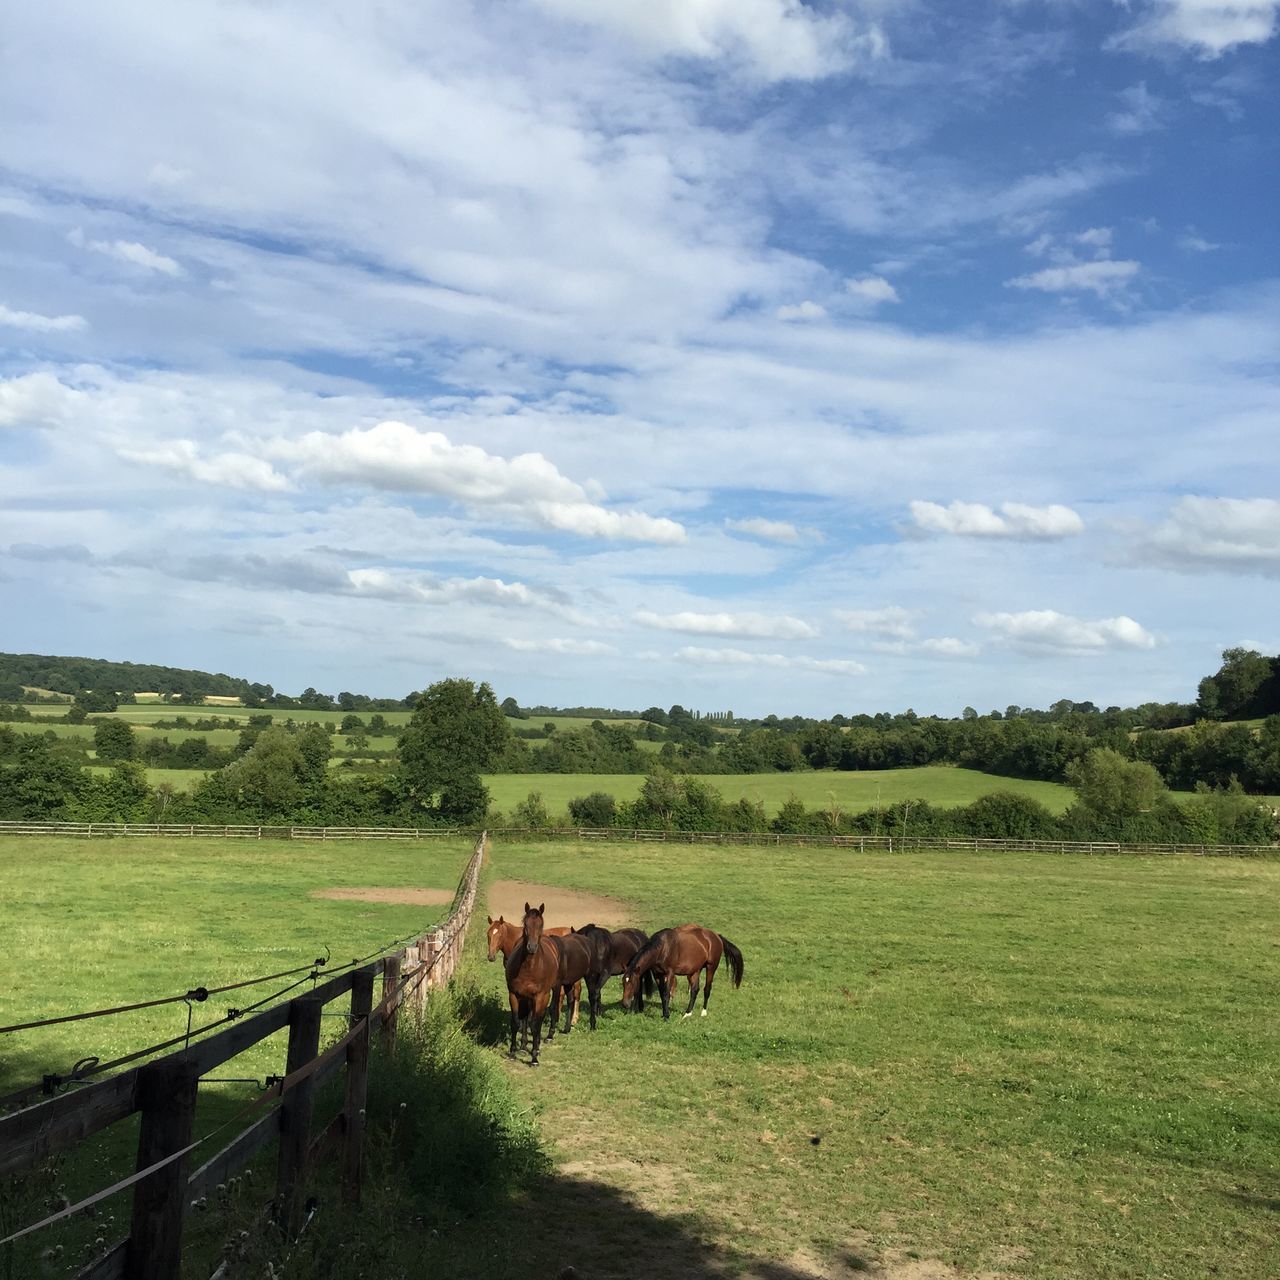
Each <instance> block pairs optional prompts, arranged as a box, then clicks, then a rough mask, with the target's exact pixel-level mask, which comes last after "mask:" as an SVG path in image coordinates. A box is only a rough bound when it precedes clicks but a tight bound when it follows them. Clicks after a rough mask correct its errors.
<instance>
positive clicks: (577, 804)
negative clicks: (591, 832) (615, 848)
mask: <svg viewBox="0 0 1280 1280" xmlns="http://www.w3.org/2000/svg"><path fill="white" fill-rule="evenodd" d="M617 816H618V802H617V801H616V800H615V799H614V798H613V796H611V795H610V794H609V793H608V792H607V791H593V792H592V793H591V794H590V795H587V796H575V797H574V798H573V799H572V800H570V801H569V817H570V818H572V819H573V823H574V825H575V826H578V827H611V826H613V822H614V819H615V818H616V817H617Z"/></svg>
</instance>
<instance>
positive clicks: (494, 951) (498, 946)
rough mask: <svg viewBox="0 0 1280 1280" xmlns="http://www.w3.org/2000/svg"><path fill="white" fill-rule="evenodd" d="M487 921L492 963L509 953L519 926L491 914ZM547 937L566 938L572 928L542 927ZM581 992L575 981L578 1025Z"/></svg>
mask: <svg viewBox="0 0 1280 1280" xmlns="http://www.w3.org/2000/svg"><path fill="white" fill-rule="evenodd" d="M486 918H487V919H488V921H489V932H488V935H487V936H488V939H489V961H490V963H492V962H493V961H494V960H496V959H497V958H498V953H499V952H501V953H502V959H503V961H504V962H505V961H506V958H507V957H508V956H509V955H510V954H511V949H512V948H513V947H514V946H515V945H516V944H517V943H518V942H519V941H520V926H519V925H518V924H513V923H512V922H511V921H510V920H504V919H503V918H502V917H501V916H499V917H498V918H497V919H496V920H495V919H494V918H493V917H492V916H488V917H486ZM542 932H543V933H544V934H545V935H546V936H547V937H551V938H567V937H568V936H569V935H570V934H571V933H572V932H573V929H572V928H570V927H568V926H566V925H556V926H555V927H554V928H552V929H543V931H542ZM581 993H582V983H581V982H576V983H574V986H573V993H572V1005H571V1008H572V1009H573V1025H574V1026H575V1027H576V1026H577V1025H578V997H579V996H580V995H581ZM559 1007H560V992H559V991H558V990H557V991H556V994H555V999H554V1001H553V1007H552V1010H551V1029H550V1030H549V1031H548V1032H547V1039H548V1040H550V1039H551V1038H552V1036H554V1035H555V1033H556V1017H557V1016H558V1015H559Z"/></svg>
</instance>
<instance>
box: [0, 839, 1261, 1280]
mask: <svg viewBox="0 0 1280 1280" xmlns="http://www.w3.org/2000/svg"><path fill="white" fill-rule="evenodd" d="M466 852H467V850H466V848H465V847H464V846H463V845H461V844H455V845H451V846H444V845H416V844H415V845H412V846H404V845H396V844H380V843H377V842H369V843H367V844H361V845H358V846H356V845H342V846H316V845H291V844H276V843H272V842H262V843H257V842H255V843H253V844H252V845H243V844H238V843H228V842H214V841H200V842H189V843H188V842H183V843H182V844H179V845H172V846H168V845H165V844H164V843H162V842H156V841H145V840H119V841H111V842H104V843H101V844H97V843H95V844H87V843H80V842H70V841H67V842H61V841H53V840H32V841H7V842H5V843H4V844H3V846H0V928H3V930H4V933H5V937H6V940H7V941H8V942H9V946H7V947H6V948H5V952H4V959H3V960H0V1020H2V1021H5V1022H7V1021H10V1020H17V1019H18V1018H25V1017H28V1016H38V1015H39V1014H40V1013H47V1012H52V1011H55V1010H56V1011H59V1012H65V1011H69V1010H71V1009H75V1008H81V1007H85V1006H91V1005H97V1004H100V1003H105V1002H107V1001H110V1000H115V999H127V998H129V997H130V996H138V995H143V994H152V993H154V992H155V991H156V990H157V989H159V990H171V989H174V988H180V987H183V986H185V985H186V984H189V983H192V982H197V981H203V982H206V983H209V982H213V981H214V980H216V979H217V978H220V977H224V976H225V977H232V976H235V975H237V974H244V973H257V972H263V971H269V970H270V969H272V968H284V967H288V966H289V965H290V964H291V963H293V962H296V961H297V960H299V959H301V960H302V961H303V962H304V963H305V961H306V960H308V959H310V956H311V954H312V953H313V952H316V951H317V950H321V951H322V950H323V945H322V944H324V943H326V942H327V943H329V944H331V945H332V947H333V950H334V955H335V957H337V956H345V955H347V954H348V953H350V952H354V951H355V950H356V949H357V948H358V947H360V946H364V945H365V944H366V943H368V945H370V946H372V945H374V944H376V943H377V942H379V941H382V940H385V939H386V938H389V937H390V936H393V935H395V934H397V933H402V932H406V931H407V930H408V929H410V928H412V927H415V926H416V925H418V924H420V923H421V922H422V918H423V910H422V909H406V908H398V907H373V906H368V905H366V904H360V903H350V902H328V901H316V900H313V899H310V898H308V897H307V893H308V891H309V890H310V889H311V888H314V887H319V886H321V885H334V884H348V885H351V884H377V883H384V884H387V885H404V884H427V885H434V886H438V887H451V886H452V884H453V883H454V882H455V881H456V878H457V875H458V873H459V872H460V870H461V866H462V864H463V862H464V860H465V857H466ZM487 875H488V876H489V877H490V878H492V877H500V878H514V879H521V880H528V881H534V882H537V883H540V884H544V885H549V886H556V885H559V886H565V887H572V888H575V889H578V890H582V891H588V892H594V893H599V894H606V895H610V896H611V897H613V898H615V899H621V900H623V901H625V902H626V903H629V904H630V907H631V915H632V918H633V919H634V920H635V922H636V923H638V924H640V925H642V926H646V927H657V926H661V925H664V924H669V923H672V922H675V921H682V920H688V919H697V920H701V921H703V922H705V923H707V924H710V925H712V926H714V927H715V928H717V929H719V930H721V931H722V932H724V933H725V934H726V935H727V936H728V937H730V938H732V939H733V940H734V941H735V942H736V943H737V944H738V945H739V946H740V947H741V948H742V950H743V952H744V955H745V957H746V978H745V981H744V984H743V986H742V988H741V989H740V990H736V991H735V990H733V989H732V988H731V986H730V985H729V983H728V982H727V981H726V980H725V976H724V973H723V971H722V973H721V975H720V977H719V979H718V981H717V984H716V988H715V993H714V995H713V997H712V1000H711V1005H710V1008H711V1016H710V1017H708V1018H706V1019H702V1018H697V1017H695V1018H693V1019H691V1020H689V1021H681V1020H680V1019H679V1018H674V1019H673V1020H672V1021H671V1022H670V1023H665V1024H664V1023H663V1022H662V1021H661V1019H660V1017H659V1016H658V1015H657V1014H656V1013H655V1012H654V1011H653V1010H652V1009H651V1010H650V1011H648V1012H647V1013H646V1014H645V1015H644V1016H643V1017H625V1016H623V1015H622V1014H621V1012H620V1011H619V1010H618V1008H617V1004H616V1000H617V982H616V981H614V982H612V983H611V984H610V985H609V987H608V988H607V989H606V1007H605V1014H604V1018H603V1021H602V1023H601V1026H600V1029H599V1030H598V1031H597V1032H595V1033H594V1034H592V1033H590V1032H588V1031H586V1030H585V1027H580V1028H579V1029H578V1030H575V1032H574V1034H573V1035H572V1036H570V1037H569V1038H568V1039H563V1038H557V1039H556V1040H555V1041H554V1042H553V1043H552V1044H551V1045H550V1046H548V1047H546V1049H545V1051H544V1055H543V1066H542V1067H541V1068H540V1069H539V1070H538V1071H536V1072H534V1071H531V1070H529V1068H528V1067H527V1066H526V1065H524V1063H522V1062H518V1063H512V1064H507V1063H506V1060H505V1058H504V1057H503V1056H502V1055H503V1052H504V1048H505V1046H504V1044H503V1040H504V1033H505V1023H506V1016H505V1008H506V1001H505V991H504V990H503V988H502V979H501V972H500V970H499V969H498V967H497V966H489V965H486V964H485V963H484V961H483V957H482V955H481V953H480V949H479V944H480V942H481V937H482V935H481V933H480V931H479V930H475V931H473V934H472V937H471V939H470V946H469V949H468V955H467V958H466V962H465V964H464V978H469V979H470V980H472V981H474V982H475V983H476V984H477V993H476V994H475V995H474V996H472V997H471V998H470V1005H471V1008H472V1022H473V1025H474V1026H475V1027H476V1028H477V1030H478V1032H479V1034H480V1036H481V1039H482V1041H483V1042H484V1043H486V1044H487V1045H488V1046H489V1048H488V1050H487V1051H488V1052H489V1053H491V1054H492V1055H493V1056H494V1059H495V1060H501V1061H502V1062H503V1064H504V1069H506V1070H507V1071H508V1073H509V1078H510V1079H511V1081H512V1083H513V1084H514V1086H515V1088H516V1089H517V1090H518V1092H519V1093H520V1095H521V1096H522V1097H523V1098H524V1099H525V1101H526V1104H527V1106H528V1107H529V1108H530V1109H531V1110H532V1111H533V1113H534V1114H535V1115H536V1116H537V1118H538V1123H539V1125H540V1128H541V1132H542V1135H543V1141H544V1143H545V1144H546V1145H547V1146H548V1147H549V1148H550V1150H551V1151H552V1153H553V1154H554V1156H555V1158H556V1162H557V1171H556V1173H555V1175H554V1176H553V1177H551V1178H549V1179H547V1180H545V1181H543V1182H540V1183H538V1184H537V1185H535V1186H534V1187H532V1188H531V1189H530V1191H529V1192H528V1193H527V1195H526V1197H525V1198H524V1199H523V1200H522V1201H521V1203H520V1204H519V1205H518V1206H514V1207H513V1206H508V1205H503V1206H494V1207H493V1208H492V1209H491V1210H488V1211H482V1212H481V1213H480V1214H479V1215H478V1216H475V1217H471V1218H466V1219H464V1220H462V1221H460V1222H458V1223H457V1225H456V1226H454V1227H453V1229H452V1230H450V1231H446V1232H441V1234H440V1236H439V1237H436V1236H434V1235H433V1237H432V1239H431V1242H430V1244H429V1246H427V1254H426V1256H427V1257H428V1258H429V1260H430V1262H431V1265H432V1266H434V1267H435V1268H436V1270H437V1271H438V1272H439V1273H440V1274H460V1275H477V1274H485V1275H487V1276H488V1277H489V1278H490V1280H504V1278H506V1277H511V1278H512V1280H515V1278H516V1277H528V1276H533V1275H554V1274H556V1273H557V1271H558V1270H559V1269H560V1268H561V1267H563V1266H564V1265H566V1264H572V1265H574V1266H575V1267H576V1268H577V1269H578V1273H579V1274H580V1275H583V1276H593V1277H604V1276H622V1275H648V1276H652V1277H655V1280H667V1278H668V1277H670V1278H671V1280H674V1277H676V1276H680V1277H688V1276H692V1277H694V1278H695V1280H711V1277H713V1276H714V1277H724V1276H730V1275H734V1274H750V1275H752V1276H756V1277H760V1280H802V1278H803V1277H810V1276H814V1275H829V1276H850V1275H852V1274H856V1273H858V1272H865V1271H868V1270H871V1269H872V1268H873V1267H876V1266H879V1265H881V1264H884V1266H885V1270H884V1272H882V1273H880V1274H883V1275H885V1276H888V1277H893V1280H942V1278H943V1277H951V1276H955V1277H971V1276H972V1277H977V1276H981V1277H983V1280H993V1278H994V1277H999V1278H1000V1280H1014V1278H1018V1280H1040V1278H1044V1280H1047V1278H1049V1277H1054V1278H1057V1277H1098V1278H1099V1280H1101V1278H1103V1277H1106V1278H1108V1280H1110V1278H1112V1277H1120V1278H1129V1277H1132V1278H1134V1280H1137V1278H1138V1277H1142V1278H1148V1277H1149V1278H1151V1280H1154V1278H1155V1277H1162V1278H1165V1280H1200V1277H1203V1276H1206V1275H1214V1276H1219V1277H1230V1278H1234V1280H1260V1278H1261V1277H1267V1276H1274V1275H1277V1274H1280V1243H1278V1238H1277V1234H1276V1231H1275V1226H1276V1215H1277V1212H1278V1211H1280V1159H1278V1157H1277V1152H1278V1151H1280V1113H1278V1111H1277V1108H1276V1106H1275V1102H1274V1100H1275V1097H1276V1090H1277V1085H1280V1026H1277V1022H1276V1020H1275V1018H1274V1016H1273V1012H1274V992H1275V990H1276V989H1277V984H1278V983H1280V949H1277V947H1276V946H1275V945H1274V939H1275V938H1276V937H1277V936H1278V935H1280V863H1278V862H1274V861H1252V860H1250V861H1246V860H1234V859H1233V860H1212V861H1209V860H1199V859H1195V860H1192V859H1186V860H1181V859H1141V858H1124V859H1119V858H1117V859H1105V860H1103V859H1086V858H1069V857H1068V858H1062V857H1049V856H1043V855H1041V856H1034V855H1008V854H1002V855H999V856H988V855H972V854H965V855H959V856H957V855H929V854H925V855H913V856H910V857H903V856H897V857H893V856H889V855H865V856H859V855H852V854H850V853H848V852H847V851H843V850H840V851H835V850H820V849H790V850H787V851H786V852H785V853H784V854H781V855H779V854H777V853H774V852H770V853H768V854H765V853H763V852H762V851H760V850H751V849H728V848H721V847H715V846H700V847H699V848H698V849H697V851H696V853H693V852H691V851H690V850H689V849H688V848H681V847H675V846H652V847H646V848H644V849H643V850H631V849H627V850H625V851H623V850H619V849H617V848H612V847H598V846H593V845H585V846H581V845H573V844H570V845H551V846H548V845H545V844H537V845H522V844H519V843H498V844H496V845H495V846H494V848H493V850H492V858H491V867H490V869H489V871H488V872H487ZM547 896H548V901H549V906H553V903H554V894H553V891H552V890H548V891H547ZM481 919H483V917H481ZM72 961H73V962H72ZM211 1003H213V1002H211ZM181 1008H182V1006H177V1009H178V1010H181ZM202 1012H204V1010H202ZM213 1012H221V1010H220V1009H219V1010H214V1011H213ZM138 1017H139V1019H146V1020H145V1021H139V1022H136V1023H134V1024H132V1025H131V1026H130V1027H128V1028H122V1029H119V1030H115V1029H112V1028H111V1027H110V1026H109V1025H108V1023H109V1022H113V1021H114V1020H107V1021H104V1022H102V1023H96V1024H95V1023H89V1024H80V1025H79V1026H75V1027H73V1028H71V1029H69V1028H55V1029H50V1030H49V1031H48V1032H46V1033H45V1037H46V1038H45V1039H44V1041H43V1042H41V1043H40V1044H38V1045H34V1046H33V1045H32V1044H26V1045H25V1046H24V1048H23V1050H22V1052H21V1054H19V1055H16V1056H15V1055H14V1054H13V1051H12V1046H5V1047H6V1048H8V1049H10V1053H8V1054H6V1056H5V1070H6V1073H8V1074H9V1075H10V1076H11V1077H12V1076H16V1077H18V1078H28V1077H30V1076H31V1074H32V1072H33V1071H38V1070H41V1069H43V1065H44V1064H46V1063H52V1064H54V1065H65V1062H64V1059H65V1060H71V1059H74V1058H76V1057H79V1056H82V1055H83V1054H84V1053H87V1052H98V1051H100V1050H102V1051H105V1052H108V1053H110V1052H116V1051H119V1050H120V1049H123V1048H126V1047H131V1046H133V1045H135V1044H137V1043H138V1042H139V1040H140V1039H145V1038H146V1037H147V1036H149V1035H155V1036H156V1037H157V1038H158V1037H159V1036H160V1035H164V1034H166V1033H172V1031H173V1029H174V1028H173V1023H174V1022H175V1021H180V1019H179V1018H178V1017H177V1015H176V1014H175V1012H174V1010H173V1009H168V1010H158V1011H153V1012H152V1013H151V1014H148V1015H138ZM179 1029H180V1028H179ZM37 1050H38V1051H37ZM276 1052H278V1046H277V1047H276ZM242 1065H243V1066H244V1067H246V1068H247V1069H246V1070H244V1071H241V1070H239V1069H237V1071H236V1074H250V1073H251V1072H252V1071H253V1070H266V1069H270V1068H269V1067H268V1066H267V1065H266V1064H265V1063H263V1064H251V1063H250V1062H249V1061H247V1060H246V1061H245V1062H244V1063H242V1064H237V1068H239V1067H240V1066H242ZM227 1092H233V1090H231V1089H228V1090H227ZM241 1096H242V1095H241ZM212 1101H213V1102H214V1103H216V1097H215V1098H214V1099H213V1100H212ZM203 1105H204V1104H203V1103H202V1106H203ZM217 1114H218V1112H217V1107H216V1105H211V1107H210V1109H209V1111H208V1112H207V1113H202V1115H203V1122H205V1123H211V1122H212V1121H213V1119H216V1116H217ZM127 1145H128V1144H127V1142H125V1143H124V1144H123V1146H122V1148H121V1150H120V1151H118V1152H116V1153H115V1156H114V1157H113V1158H118V1159H125V1160H127V1157H128V1149H127ZM103 1158H104V1160H105V1159H106V1156H104V1157H103ZM93 1172H94V1169H92V1168H90V1169H85V1170H73V1171H72V1173H73V1174H75V1176H77V1177H78V1176H80V1175H81V1174H84V1175H85V1176H86V1177H87V1176H88V1174H90V1173H93ZM68 1190H69V1191H70V1192H71V1194H73V1195H74V1194H76V1193H77V1187H76V1185H74V1179H73V1178H71V1177H68ZM114 1211H115V1212H116V1214H117V1215H119V1214H120V1212H121V1209H120V1208H119V1207H116V1209H115V1210H114ZM952 1268H955V1269H954V1270H953V1269H952ZM19 1274H25V1273H19ZM204 1275H207V1271H206V1272H205V1273H204ZM201 1280H203V1275H202V1277H201Z"/></svg>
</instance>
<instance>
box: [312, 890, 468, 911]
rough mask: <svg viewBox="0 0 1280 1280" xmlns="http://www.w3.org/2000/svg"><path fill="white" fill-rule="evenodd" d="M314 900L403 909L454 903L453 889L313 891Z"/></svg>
mask: <svg viewBox="0 0 1280 1280" xmlns="http://www.w3.org/2000/svg"><path fill="white" fill-rule="evenodd" d="M308 896H309V897H312V898H334V899H337V900H338V901H340V902H379V903H385V904H387V905H390V906H402V907H447V906H448V905H449V903H451V902H452V901H453V890H452V889H387V888H380V887H378V886H373V887H371V888H367V889H345V888H344V889H312V891H311V893H310V894H309V895H308Z"/></svg>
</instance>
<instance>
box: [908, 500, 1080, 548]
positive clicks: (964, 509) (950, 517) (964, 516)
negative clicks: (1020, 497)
mask: <svg viewBox="0 0 1280 1280" xmlns="http://www.w3.org/2000/svg"><path fill="white" fill-rule="evenodd" d="M911 518H912V519H913V520H914V521H915V523H916V525H917V526H918V527H919V528H921V529H926V530H928V531H929V532H930V533H950V534H959V535H962V536H964V537H971V538H1017V539H1021V540H1025V541H1044V540H1050V539H1055V538H1069V537H1072V536H1073V535H1075V534H1078V533H1081V532H1083V531H1084V521H1083V520H1081V519H1080V517H1079V516H1078V515H1077V514H1076V513H1075V512H1074V511H1072V510H1071V508H1070V507H1064V506H1060V505H1058V504H1057V503H1054V504H1052V505H1050V506H1047V507H1030V506H1027V505H1026V504H1025V503H1021V502H1002V503H1001V504H1000V514H998V515H997V514H996V512H995V511H993V510H992V509H991V508H990V507H988V506H987V505H986V504H985V503H981V502H953V503H951V504H950V505H949V506H946V507H944V506H942V505H941V504H939V503H937V502H920V501H914V502H912V503H911Z"/></svg>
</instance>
